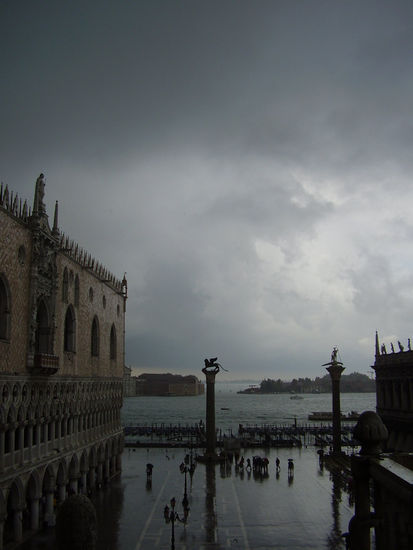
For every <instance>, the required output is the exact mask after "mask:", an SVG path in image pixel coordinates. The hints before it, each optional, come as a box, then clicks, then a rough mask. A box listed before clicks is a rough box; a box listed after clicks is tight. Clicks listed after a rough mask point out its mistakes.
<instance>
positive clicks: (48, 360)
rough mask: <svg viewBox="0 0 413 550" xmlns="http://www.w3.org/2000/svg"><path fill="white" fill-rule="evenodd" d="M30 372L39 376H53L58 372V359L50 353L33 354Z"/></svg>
mask: <svg viewBox="0 0 413 550" xmlns="http://www.w3.org/2000/svg"><path fill="white" fill-rule="evenodd" d="M31 370H32V371H34V372H35V373H36V374H41V375H50V374H55V373H56V372H57V371H58V370H59V357H58V356H57V355H51V354H50V353H35V355H34V361H33V367H32V369H31Z"/></svg>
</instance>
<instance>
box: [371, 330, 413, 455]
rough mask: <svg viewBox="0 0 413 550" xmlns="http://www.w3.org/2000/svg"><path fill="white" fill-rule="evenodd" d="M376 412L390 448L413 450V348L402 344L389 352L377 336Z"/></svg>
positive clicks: (389, 449) (387, 445)
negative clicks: (384, 429)
mask: <svg viewBox="0 0 413 550" xmlns="http://www.w3.org/2000/svg"><path fill="white" fill-rule="evenodd" d="M372 368H373V369H374V370H375V372H376V399H377V413H378V414H379V416H380V417H381V418H382V420H383V422H384V424H385V425H386V428H387V430H388V432H389V439H388V441H387V443H386V450H388V451H410V452H412V451H413V351H412V350H411V349H410V342H409V345H408V349H405V348H404V347H403V346H402V345H400V346H399V347H398V351H395V348H394V346H393V347H392V352H391V353H387V350H386V348H385V347H384V346H380V345H379V339H378V336H377V335H376V359H375V363H374V365H373V367H372Z"/></svg>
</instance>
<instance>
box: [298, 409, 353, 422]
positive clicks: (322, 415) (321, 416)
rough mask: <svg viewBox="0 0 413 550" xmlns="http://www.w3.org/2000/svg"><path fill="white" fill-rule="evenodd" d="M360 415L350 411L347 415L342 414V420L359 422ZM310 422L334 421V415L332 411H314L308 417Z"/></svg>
mask: <svg viewBox="0 0 413 550" xmlns="http://www.w3.org/2000/svg"><path fill="white" fill-rule="evenodd" d="M359 417H360V413H358V412H357V411H350V412H349V413H347V414H343V413H341V420H354V421H355V420H358V419H359ZM308 420H316V421H317V420H318V421H320V420H333V413H332V412H331V411H314V412H312V413H310V414H309V415H308Z"/></svg>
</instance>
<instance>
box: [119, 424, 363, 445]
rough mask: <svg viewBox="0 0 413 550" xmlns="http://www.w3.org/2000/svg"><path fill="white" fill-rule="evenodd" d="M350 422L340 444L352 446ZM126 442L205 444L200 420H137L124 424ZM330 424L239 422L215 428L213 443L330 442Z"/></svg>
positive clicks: (342, 433)
mask: <svg viewBox="0 0 413 550" xmlns="http://www.w3.org/2000/svg"><path fill="white" fill-rule="evenodd" d="M353 427H354V424H351V423H345V424H342V426H341V437H342V444H343V445H346V446H351V447H355V446H357V445H358V443H357V442H356V441H354V439H353ZM124 432H125V444H126V446H140V445H142V446H150V445H156V446H165V447H169V446H188V447H189V446H192V447H203V446H204V445H205V437H206V435H205V429H204V425H203V424H202V425H200V424H195V425H191V424H185V425H184V424H165V423H161V424H156V423H155V424H141V425H135V426H126V427H125V428H124ZM332 435H333V427H332V424H331V423H328V422H322V423H320V424H314V423H311V424H309V423H306V424H297V423H296V422H294V424H292V425H291V424H285V423H284V424H245V425H240V426H239V429H238V432H237V433H235V434H234V433H233V430H232V429H227V430H222V429H219V428H218V429H217V446H218V447H223V446H224V445H225V442H226V441H227V440H228V439H237V440H238V441H239V442H240V445H241V446H244V447H255V446H257V447H281V446H282V447H300V446H302V445H315V446H319V447H325V446H330V445H331V438H332Z"/></svg>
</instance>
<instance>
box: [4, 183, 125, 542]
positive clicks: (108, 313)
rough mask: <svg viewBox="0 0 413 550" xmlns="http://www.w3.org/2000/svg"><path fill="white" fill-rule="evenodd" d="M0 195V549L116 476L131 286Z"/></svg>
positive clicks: (38, 212)
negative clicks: (76, 497)
mask: <svg viewBox="0 0 413 550" xmlns="http://www.w3.org/2000/svg"><path fill="white" fill-rule="evenodd" d="M44 188H45V184H44V177H43V175H41V176H40V177H39V178H38V180H37V182H36V189H35V198H34V203H33V209H32V210H30V209H29V208H28V205H27V202H25V203H24V204H23V203H22V202H21V201H20V200H19V199H18V197H17V195H13V193H10V192H9V190H8V188H7V187H6V188H5V189H3V186H2V187H1V188H0V396H1V399H2V401H1V408H0V549H1V548H3V545H4V544H7V543H9V542H12V541H14V542H18V541H20V540H21V539H22V537H23V536H24V532H25V531H26V530H29V529H30V530H36V529H38V528H39V527H40V526H41V525H43V524H53V523H54V520H55V511H56V506H58V505H59V503H61V502H62V501H64V500H65V498H66V496H67V495H68V494H74V493H84V494H90V492H92V491H94V490H95V489H97V488H99V487H101V486H102V484H103V483H105V482H106V481H108V480H109V479H110V478H111V477H112V476H113V475H115V474H116V473H118V472H119V471H120V457H121V453H122V449H123V431H122V427H121V424H120V408H121V406H122V378H123V366H124V332H125V308H126V298H127V283H126V279H125V278H124V279H123V281H120V280H118V279H116V278H115V277H114V276H113V275H112V274H110V273H109V272H108V271H107V270H106V269H105V268H104V267H103V266H101V265H100V264H99V263H98V262H96V261H95V259H93V258H92V257H91V256H90V254H88V253H86V252H85V251H84V250H82V249H81V248H79V246H78V245H77V244H76V243H74V242H73V241H71V240H70V239H68V238H67V237H66V236H64V235H63V234H62V233H61V232H60V231H59V228H58V223H57V222H58V209H57V204H56V208H55V212H54V223H53V227H52V229H51V228H50V226H49V222H48V216H47V213H46V210H45V206H44V202H43V197H44Z"/></svg>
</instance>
